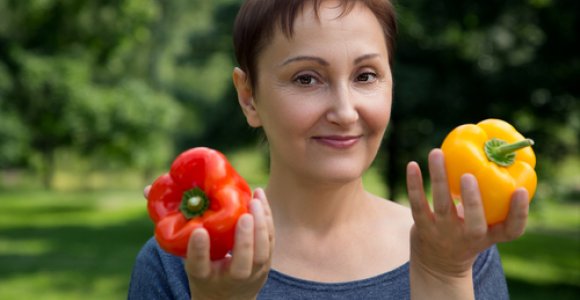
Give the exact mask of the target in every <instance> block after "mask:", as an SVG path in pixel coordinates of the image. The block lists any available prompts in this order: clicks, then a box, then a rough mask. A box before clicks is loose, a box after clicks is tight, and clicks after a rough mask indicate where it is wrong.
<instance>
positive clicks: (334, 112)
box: [327, 87, 359, 126]
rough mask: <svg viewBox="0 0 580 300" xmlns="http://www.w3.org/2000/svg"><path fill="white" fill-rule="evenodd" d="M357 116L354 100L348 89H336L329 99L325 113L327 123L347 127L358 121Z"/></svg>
mask: <svg viewBox="0 0 580 300" xmlns="http://www.w3.org/2000/svg"><path fill="white" fill-rule="evenodd" d="M358 118H359V114H358V110H357V106H356V101H355V98H354V97H353V95H352V93H351V91H350V90H349V89H348V87H340V88H336V89H335V92H334V93H332V95H331V99H330V107H329V110H328V113H327V119H328V121H329V122H331V123H333V124H336V125H340V126H348V125H351V124H353V123H355V122H356V121H358Z"/></svg>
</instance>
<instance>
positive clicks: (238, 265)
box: [230, 214, 254, 279]
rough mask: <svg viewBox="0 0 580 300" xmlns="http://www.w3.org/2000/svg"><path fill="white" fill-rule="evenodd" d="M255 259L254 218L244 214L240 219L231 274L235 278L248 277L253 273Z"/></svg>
mask: <svg viewBox="0 0 580 300" xmlns="http://www.w3.org/2000/svg"><path fill="white" fill-rule="evenodd" d="M253 259H254V218H253V217H252V215H250V214H244V215H242V216H241V217H240V219H239V220H238V224H237V228H236V237H235V241H234V249H233V253H232V262H231V265H230V276H231V277H232V278H235V279H244V278H248V277H249V276H250V275H251V274H252V264H253Z"/></svg>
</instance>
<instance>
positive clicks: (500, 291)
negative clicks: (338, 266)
mask: <svg viewBox="0 0 580 300" xmlns="http://www.w3.org/2000/svg"><path fill="white" fill-rule="evenodd" d="M473 282H474V289H475V298H476V299H494V300H501V299H509V296H508V290H507V285H506V281H505V277H504V273H503V268H502V266H501V261H500V257H499V254H498V251H497V248H496V247H495V246H494V247H491V248H489V249H487V250H486V251H484V252H482V253H481V254H480V255H479V256H478V257H477V260H476V261H475V263H474V265H473ZM409 298H410V288H409V263H406V264H404V265H402V266H400V267H398V268H396V269H394V270H391V271H388V272H386V273H383V274H380V275H377V276H374V277H370V278H367V279H362V280H356V281H349V282H341V283H321V282H314V281H308V280H303V279H299V278H294V277H291V276H288V275H285V274H283V273H280V272H278V271H275V270H270V273H269V275H268V280H267V281H266V284H265V285H264V287H263V288H262V290H261V291H260V294H259V295H258V299H397V300H399V299H409ZM128 299H190V295H189V287H188V282H187V275H186V274H185V270H184V268H183V260H182V259H181V258H179V257H176V256H173V255H171V254H168V253H166V252H164V251H163V250H161V249H160V248H159V245H158V244H157V242H156V241H155V239H153V238H152V239H150V240H149V241H148V242H147V243H146V244H145V246H144V247H143V249H141V251H140V252H139V255H138V256H137V260H136V262H135V267H134V268H133V274H132V275H131V283H130V286H129V295H128Z"/></svg>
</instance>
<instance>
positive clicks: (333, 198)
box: [266, 173, 371, 234]
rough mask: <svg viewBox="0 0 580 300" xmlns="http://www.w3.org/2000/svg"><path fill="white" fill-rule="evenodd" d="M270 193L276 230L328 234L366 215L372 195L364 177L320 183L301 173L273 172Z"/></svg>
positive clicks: (268, 193)
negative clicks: (295, 174) (366, 190)
mask: <svg viewBox="0 0 580 300" xmlns="http://www.w3.org/2000/svg"><path fill="white" fill-rule="evenodd" d="M266 194H267V197H268V200H269V201H270V205H271V206H272V213H273V215H274V222H275V224H276V230H277V231H278V232H279V231H284V230H302V229H306V230H308V231H310V232H311V233H313V232H319V233H321V234H322V233H324V232H328V231H329V230H331V229H334V228H336V226H335V225H336V224H339V225H347V224H349V223H351V222H356V221H357V220H359V218H361V217H364V214H363V212H368V210H367V208H368V205H370V202H371V201H370V200H371V198H370V197H369V196H368V194H367V193H366V192H365V190H364V187H363V184H362V178H358V179H356V180H353V181H349V182H339V183H337V182H320V181H318V182H317V181H314V180H311V179H306V178H300V177H298V176H284V175H282V174H275V173H273V174H271V176H270V181H269V183H268V186H267V188H266Z"/></svg>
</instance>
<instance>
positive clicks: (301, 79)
mask: <svg viewBox="0 0 580 300" xmlns="http://www.w3.org/2000/svg"><path fill="white" fill-rule="evenodd" d="M294 81H295V82H296V83H298V84H300V85H313V84H316V83H317V82H318V81H317V80H316V78H314V76H312V75H300V76H297V77H296V79H294Z"/></svg>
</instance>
